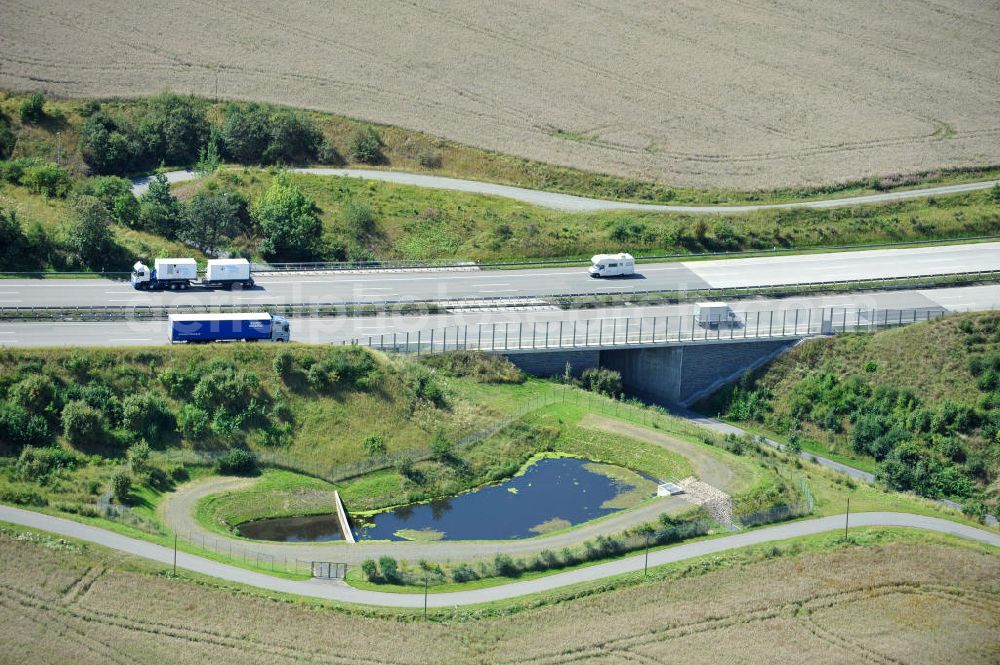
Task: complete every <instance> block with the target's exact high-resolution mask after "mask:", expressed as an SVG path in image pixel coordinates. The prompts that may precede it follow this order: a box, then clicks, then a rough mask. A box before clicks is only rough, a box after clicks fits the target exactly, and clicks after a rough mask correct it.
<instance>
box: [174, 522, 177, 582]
mask: <svg viewBox="0 0 1000 665" xmlns="http://www.w3.org/2000/svg"><path fill="white" fill-rule="evenodd" d="M174 577H177V534H176V533H175V534H174Z"/></svg>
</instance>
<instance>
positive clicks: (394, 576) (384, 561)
mask: <svg viewBox="0 0 1000 665" xmlns="http://www.w3.org/2000/svg"><path fill="white" fill-rule="evenodd" d="M378 567H379V570H380V571H381V572H382V578H383V579H384V580H385V581H386V582H388V583H390V584H398V583H399V582H400V581H401V577H400V574H399V564H398V563H397V562H396V560H395V559H394V558H392V557H391V556H388V555H385V556H381V557H379V559H378Z"/></svg>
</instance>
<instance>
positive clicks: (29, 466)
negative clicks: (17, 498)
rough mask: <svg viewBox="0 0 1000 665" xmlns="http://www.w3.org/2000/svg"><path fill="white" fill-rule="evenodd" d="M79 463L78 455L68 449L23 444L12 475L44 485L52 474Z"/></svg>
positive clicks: (71, 467) (69, 468)
mask: <svg viewBox="0 0 1000 665" xmlns="http://www.w3.org/2000/svg"><path fill="white" fill-rule="evenodd" d="M81 463H82V460H81V458H80V456H79V455H77V454H76V453H74V452H72V451H69V450H64V449H62V448H35V447H34V446H25V447H24V449H23V450H22V451H21V454H20V455H19V456H18V458H17V462H16V463H15V464H14V477H15V478H16V479H18V480H26V481H33V482H37V483H40V484H43V485H44V484H45V483H46V482H48V480H49V479H50V478H51V476H52V475H53V474H55V473H57V472H59V471H62V470H63V469H67V470H71V469H75V468H77V467H78V466H80V465H81Z"/></svg>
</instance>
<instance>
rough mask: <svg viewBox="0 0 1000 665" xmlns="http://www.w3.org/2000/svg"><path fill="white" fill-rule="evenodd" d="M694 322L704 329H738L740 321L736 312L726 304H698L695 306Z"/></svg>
mask: <svg viewBox="0 0 1000 665" xmlns="http://www.w3.org/2000/svg"><path fill="white" fill-rule="evenodd" d="M694 320H695V322H696V323H697V324H698V326H700V327H702V328H711V329H716V328H736V327H738V326H739V325H740V320H739V318H738V317H737V316H736V312H734V311H733V310H732V308H731V307H730V306H729V305H728V304H726V303H724V302H698V303H695V304H694Z"/></svg>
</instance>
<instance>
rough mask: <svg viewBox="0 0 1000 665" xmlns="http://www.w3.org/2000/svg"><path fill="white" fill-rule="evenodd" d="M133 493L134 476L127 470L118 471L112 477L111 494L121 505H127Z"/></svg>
mask: <svg viewBox="0 0 1000 665" xmlns="http://www.w3.org/2000/svg"><path fill="white" fill-rule="evenodd" d="M131 493H132V476H130V475H129V473H128V471H126V470H125V469H118V470H117V471H115V473H114V475H113V476H111V494H112V496H114V497H115V499H116V500H117V501H118V502H119V503H127V502H128V497H129V494H131Z"/></svg>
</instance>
